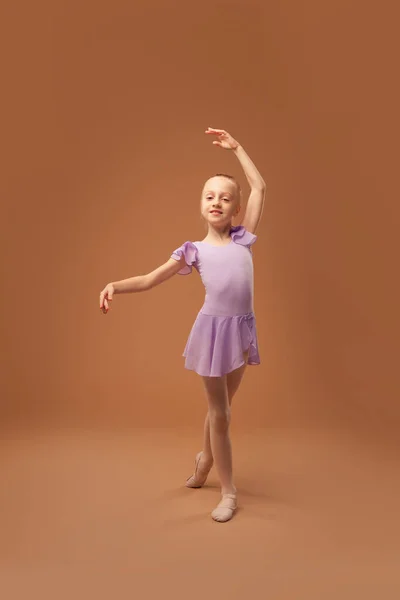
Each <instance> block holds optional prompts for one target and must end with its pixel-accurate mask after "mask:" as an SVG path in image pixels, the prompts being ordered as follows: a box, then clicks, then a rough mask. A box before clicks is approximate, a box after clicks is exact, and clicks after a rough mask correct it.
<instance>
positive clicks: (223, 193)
mask: <svg viewBox="0 0 400 600" xmlns="http://www.w3.org/2000/svg"><path fill="white" fill-rule="evenodd" d="M204 193H205V195H207V194H214V192H212V191H211V190H208V191H206V192H204ZM222 195H223V196H233V194H232V192H222Z"/></svg>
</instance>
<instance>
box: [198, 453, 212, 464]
mask: <svg viewBox="0 0 400 600" xmlns="http://www.w3.org/2000/svg"><path fill="white" fill-rule="evenodd" d="M201 462H202V463H203V464H205V465H212V464H213V462H214V458H213V455H212V454H208V453H207V452H205V451H204V450H203V452H202V454H201Z"/></svg>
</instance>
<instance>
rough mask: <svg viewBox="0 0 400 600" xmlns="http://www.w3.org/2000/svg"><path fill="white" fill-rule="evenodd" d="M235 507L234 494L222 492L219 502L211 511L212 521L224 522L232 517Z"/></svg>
mask: <svg viewBox="0 0 400 600" xmlns="http://www.w3.org/2000/svg"><path fill="white" fill-rule="evenodd" d="M236 509H237V499H236V494H223V495H222V500H221V502H220V503H219V504H218V506H217V508H215V509H214V510H213V511H212V513H211V516H212V518H213V519H214V521H218V522H219V523H225V522H226V521H230V520H231V519H232V517H233V515H234V513H235V511H236Z"/></svg>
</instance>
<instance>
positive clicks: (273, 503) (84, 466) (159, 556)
mask: <svg viewBox="0 0 400 600" xmlns="http://www.w3.org/2000/svg"><path fill="white" fill-rule="evenodd" d="M199 442H200V436H199V431H196V432H191V431H166V430H160V429H155V430H148V431H144V430H138V431H136V430H130V431H121V430H120V431H106V430H100V429H98V430H93V431H91V430H74V429H69V430H53V431H38V430H37V431H33V430H30V431H27V430H23V429H15V430H13V431H11V430H8V431H6V432H3V435H2V441H1V446H2V448H1V463H2V464H1V469H0V531H1V538H0V567H1V569H0V575H1V584H0V587H1V590H2V593H1V597H2V598H4V600H25V599H26V598H30V599H32V598H40V599H41V600H47V599H50V598H51V599H52V600H64V599H68V600H70V599H72V598H74V599H75V600H81V599H85V600H89V599H90V600H91V599H96V600H102V599H103V598H104V599H105V598H107V599H111V598H113V599H114V598H115V599H118V600H124V599H125V598H126V599H128V598H138V599H143V600H145V599H156V598H157V599H158V598H160V597H163V598H174V599H175V600H181V599H184V598H185V599H186V598H191V599H193V600H197V599H200V598H209V599H211V600H214V599H220V598H227V599H232V600H233V599H236V598H244V597H248V598H254V599H262V600H264V599H270V600H278V599H279V600H281V599H282V600H283V599H285V600H286V599H290V600H303V599H304V600H313V599H318V600H330V599H335V600H339V599H340V600H346V599H347V598H349V599H350V598H351V599H354V598H356V597H362V598H364V599H369V598H374V599H377V598H378V597H379V598H380V597H383V598H385V600H391V599H393V600H394V599H398V598H399V597H400V569H399V564H400V535H399V534H400V523H399V518H398V507H399V500H400V493H399V492H400V490H399V476H398V468H397V466H398V461H397V457H396V456H394V454H393V452H391V451H390V450H388V449H386V450H383V449H382V448H381V447H379V446H378V445H376V446H375V445H373V444H370V443H368V442H367V441H366V440H364V441H362V442H361V441H360V440H355V439H354V438H352V436H351V435H349V434H346V435H345V434H344V433H343V432H339V431H336V432H334V431H322V430H319V431H318V430H304V429H293V430H289V429H282V430H278V429H271V430H268V429H263V430H257V431H249V432H247V433H243V432H241V433H237V432H235V431H233V443H234V462H235V470H236V485H237V487H238V491H239V503H240V509H239V510H238V512H237V514H236V516H235V517H234V519H233V520H232V521H231V522H229V523H216V522H214V521H213V520H212V519H211V517H210V512H211V510H212V509H213V508H214V507H215V505H216V504H217V502H218V501H219V489H218V485H217V479H216V474H215V471H214V470H213V471H212V473H211V476H210V478H209V482H208V484H207V485H206V487H204V488H203V489H200V490H193V489H187V488H186V487H185V485H184V483H185V479H186V478H187V477H188V476H189V475H190V474H191V472H192V468H193V460H194V455H195V453H196V452H197V450H198V449H199Z"/></svg>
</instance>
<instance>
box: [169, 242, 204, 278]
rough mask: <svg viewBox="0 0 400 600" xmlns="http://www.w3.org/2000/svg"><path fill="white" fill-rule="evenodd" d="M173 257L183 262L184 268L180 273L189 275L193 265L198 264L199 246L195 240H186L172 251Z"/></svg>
mask: <svg viewBox="0 0 400 600" xmlns="http://www.w3.org/2000/svg"><path fill="white" fill-rule="evenodd" d="M171 258H173V259H174V260H177V261H179V262H180V263H181V264H182V269H181V270H180V271H179V273H180V274H181V275H188V274H189V273H191V271H192V266H195V267H196V266H197V258H198V255H197V247H196V246H195V244H194V243H193V242H190V241H187V242H184V243H183V244H182V245H181V246H179V248H176V249H175V250H174V251H173V252H172V254H171Z"/></svg>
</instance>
